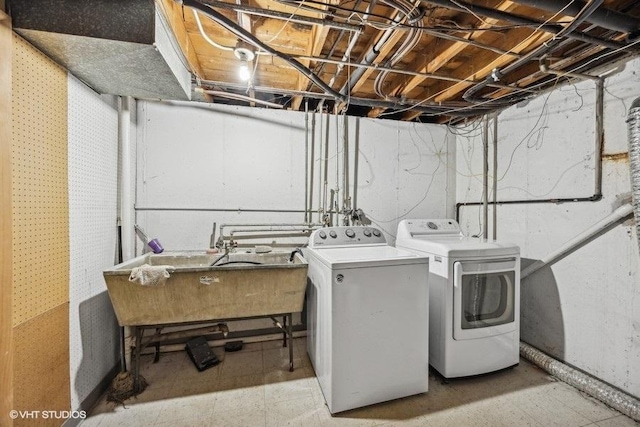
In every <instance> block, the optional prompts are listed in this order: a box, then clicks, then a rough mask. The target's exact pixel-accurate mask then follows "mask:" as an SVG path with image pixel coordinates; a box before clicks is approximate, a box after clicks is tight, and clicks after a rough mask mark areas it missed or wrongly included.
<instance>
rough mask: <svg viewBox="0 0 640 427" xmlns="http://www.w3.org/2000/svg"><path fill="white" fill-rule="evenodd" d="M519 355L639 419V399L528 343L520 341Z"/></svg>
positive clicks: (627, 414)
mask: <svg viewBox="0 0 640 427" xmlns="http://www.w3.org/2000/svg"><path fill="white" fill-rule="evenodd" d="M520 355H521V356H522V357H524V358H525V359H527V360H528V361H530V362H532V363H534V364H535V365H537V366H539V367H540V368H542V369H544V370H545V371H547V372H548V373H550V374H551V375H553V376H554V377H557V378H558V379H559V380H561V381H563V382H565V383H567V384H569V385H571V386H573V387H575V388H577V389H578V390H580V391H582V392H584V393H587V394H588V395H590V396H592V397H594V398H596V399H598V400H600V401H602V402H604V403H606V404H607V405H609V406H611V407H612V408H614V409H616V410H618V411H620V412H622V413H623V414H625V415H626V416H628V417H631V418H633V419H634V420H636V421H640V401H639V400H638V399H636V398H634V397H633V396H630V395H628V394H626V393H624V392H622V391H620V390H617V389H615V388H613V387H611V386H610V385H607V384H605V383H603V382H602V381H600V380H598V379H597V378H594V377H592V376H591V375H587V374H585V373H583V372H580V371H578V370H577V369H574V368H572V367H570V366H567V365H565V364H564V363H562V362H559V361H557V360H555V359H553V358H551V357H549V356H547V355H546V354H544V353H542V352H541V351H539V350H537V349H535V348H534V347H531V346H530V345H528V344H526V343H523V342H522V341H521V342H520Z"/></svg>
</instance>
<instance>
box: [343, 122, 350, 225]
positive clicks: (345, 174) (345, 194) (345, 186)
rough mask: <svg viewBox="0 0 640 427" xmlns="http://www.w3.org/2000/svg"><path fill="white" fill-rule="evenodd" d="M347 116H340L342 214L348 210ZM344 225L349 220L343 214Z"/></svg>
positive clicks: (347, 223)
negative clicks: (341, 139) (342, 151)
mask: <svg viewBox="0 0 640 427" xmlns="http://www.w3.org/2000/svg"><path fill="white" fill-rule="evenodd" d="M347 120H348V119H347V115H346V114H343V115H342V138H343V141H342V142H343V143H342V149H343V150H344V153H343V155H342V188H343V190H342V192H343V193H342V194H343V197H342V200H343V213H344V212H346V211H347V210H349V209H350V206H349V135H348V130H347ZM344 222H345V224H344V225H349V219H348V217H347V216H346V214H345V221H344Z"/></svg>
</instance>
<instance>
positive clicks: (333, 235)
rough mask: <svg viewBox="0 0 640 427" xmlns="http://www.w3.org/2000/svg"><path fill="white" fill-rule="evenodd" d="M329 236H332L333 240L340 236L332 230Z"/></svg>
mask: <svg viewBox="0 0 640 427" xmlns="http://www.w3.org/2000/svg"><path fill="white" fill-rule="evenodd" d="M329 236H331V238H332V239H335V238H336V237H338V235H337V234H336V232H335V231H333V230H331V231H330V232H329Z"/></svg>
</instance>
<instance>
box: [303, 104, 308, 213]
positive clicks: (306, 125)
mask: <svg viewBox="0 0 640 427" xmlns="http://www.w3.org/2000/svg"><path fill="white" fill-rule="evenodd" d="M308 196H309V101H306V102H305V104H304V222H309V204H308Z"/></svg>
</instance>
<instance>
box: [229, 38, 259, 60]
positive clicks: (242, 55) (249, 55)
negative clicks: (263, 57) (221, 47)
mask: <svg viewBox="0 0 640 427" xmlns="http://www.w3.org/2000/svg"><path fill="white" fill-rule="evenodd" d="M233 54H234V55H235V57H236V58H238V59H239V60H240V61H246V62H250V61H253V59H254V58H255V57H256V54H255V52H254V51H253V49H252V46H251V45H250V44H248V43H246V42H243V41H242V40H238V44H236V47H235V49H233Z"/></svg>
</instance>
